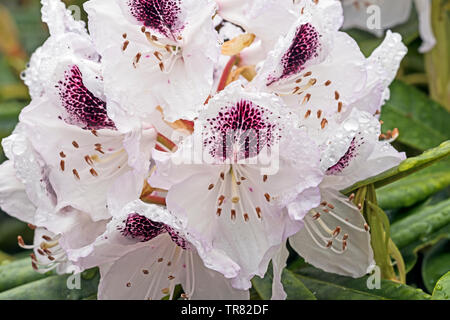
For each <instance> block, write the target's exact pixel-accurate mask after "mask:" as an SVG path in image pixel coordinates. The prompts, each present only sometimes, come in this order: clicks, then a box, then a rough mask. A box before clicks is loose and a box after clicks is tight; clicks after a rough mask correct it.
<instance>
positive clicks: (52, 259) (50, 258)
mask: <svg viewBox="0 0 450 320" xmlns="http://www.w3.org/2000/svg"><path fill="white" fill-rule="evenodd" d="M47 258H48V260H50V261H54V260H55V258H54V257H53V256H47Z"/></svg>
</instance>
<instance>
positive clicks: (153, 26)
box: [84, 0, 220, 125]
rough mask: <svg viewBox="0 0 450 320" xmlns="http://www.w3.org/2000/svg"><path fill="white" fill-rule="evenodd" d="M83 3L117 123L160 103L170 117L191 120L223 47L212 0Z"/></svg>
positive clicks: (94, 0)
mask: <svg viewBox="0 0 450 320" xmlns="http://www.w3.org/2000/svg"><path fill="white" fill-rule="evenodd" d="M84 7H85V9H86V11H87V12H88V14H89V30H90V32H91V35H92V38H93V41H94V43H95V46H96V48H97V50H98V51H99V53H100V54H101V56H102V66H103V77H104V81H105V90H106V92H107V94H108V99H109V100H111V101H112V102H114V104H113V105H114V106H115V107H114V109H113V110H111V114H112V115H113V117H114V118H115V120H117V122H119V125H120V124H122V125H126V123H127V121H129V117H130V116H136V117H139V118H141V119H144V120H145V119H148V117H149V116H150V115H151V114H152V112H153V111H154V109H155V108H156V107H157V106H158V105H160V106H161V107H162V108H163V110H164V116H165V119H166V120H169V121H175V120H177V119H189V120H192V119H193V118H194V117H195V116H196V115H197V114H196V108H197V107H198V106H199V105H201V104H202V103H204V102H205V101H206V99H207V98H208V96H209V94H210V93H211V90H212V84H213V72H214V65H215V63H216V62H217V60H218V57H219V52H220V47H219V45H218V34H217V32H216V31H215V29H214V24H213V20H212V16H213V14H214V12H215V3H214V1H211V0H171V1H160V0H154V1H146V0H114V1H110V0H91V1H88V2H87V3H86V4H85V5H84ZM116 103H117V104H118V105H117V106H116V105H115V104H116ZM124 117H125V118H124ZM123 123H125V124H123Z"/></svg>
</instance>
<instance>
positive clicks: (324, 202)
mask: <svg viewBox="0 0 450 320" xmlns="http://www.w3.org/2000/svg"><path fill="white" fill-rule="evenodd" d="M327 203H328V202H326V201H322V202H321V203H320V205H321V206H326V205H327Z"/></svg>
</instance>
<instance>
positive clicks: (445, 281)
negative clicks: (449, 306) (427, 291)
mask: <svg viewBox="0 0 450 320" xmlns="http://www.w3.org/2000/svg"><path fill="white" fill-rule="evenodd" d="M432 299H433V300H449V299H450V271H449V272H447V273H446V274H445V275H443V276H442V278H440V279H439V281H438V283H437V284H436V287H434V290H433V296H432Z"/></svg>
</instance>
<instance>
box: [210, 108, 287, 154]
mask: <svg viewBox="0 0 450 320" xmlns="http://www.w3.org/2000/svg"><path fill="white" fill-rule="evenodd" d="M271 114H272V113H271V112H270V111H268V110H265V109H263V108H261V107H260V106H258V105H255V104H254V103H253V102H252V101H247V100H241V101H239V102H237V103H236V104H235V105H234V106H231V107H230V106H226V107H222V108H221V109H220V112H219V113H218V115H217V116H216V117H214V118H211V119H207V121H208V123H209V125H210V130H212V132H213V134H209V135H208V136H207V137H206V139H205V140H204V145H205V147H208V148H210V154H211V156H213V157H214V158H216V159H219V160H221V161H224V160H226V159H228V160H231V161H236V160H241V159H247V158H250V157H254V156H257V155H258V154H259V152H260V151H261V150H262V149H263V148H264V146H267V147H269V148H270V146H271V145H272V144H273V143H274V141H275V139H278V138H279V136H277V135H276V134H274V131H275V129H276V125H275V124H274V123H271V121H270V119H269V116H270V115H271Z"/></svg>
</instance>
